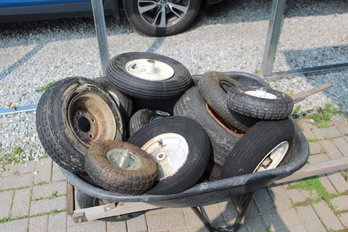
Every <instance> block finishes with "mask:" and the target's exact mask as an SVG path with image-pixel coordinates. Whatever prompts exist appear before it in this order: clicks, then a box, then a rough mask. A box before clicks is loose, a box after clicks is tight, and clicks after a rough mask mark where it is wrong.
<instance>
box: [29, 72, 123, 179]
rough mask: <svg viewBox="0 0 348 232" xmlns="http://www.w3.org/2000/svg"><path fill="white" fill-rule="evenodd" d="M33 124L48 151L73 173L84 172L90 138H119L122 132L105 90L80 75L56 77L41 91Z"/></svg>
mask: <svg viewBox="0 0 348 232" xmlns="http://www.w3.org/2000/svg"><path fill="white" fill-rule="evenodd" d="M36 127H37V131H38V135H39V138H40V141H41V143H42V145H43V147H44V148H45V150H46V152H47V153H48V155H49V156H50V157H51V158H52V159H53V160H54V161H55V162H56V163H57V164H58V165H60V166H62V167H63V168H65V169H67V170H69V171H71V172H74V173H85V168H84V166H85V165H84V159H85V157H84V156H85V154H86V153H87V150H88V148H89V146H90V144H91V143H92V142H94V141H96V140H107V139H109V140H112V139H116V140H122V138H123V133H124V128H123V120H122V117H121V113H120V111H119V109H118V107H117V106H116V104H115V103H114V101H113V100H112V99H111V97H110V96H109V95H108V93H107V92H106V90H105V89H103V87H102V86H100V85H99V84H98V83H97V82H95V81H92V80H88V79H86V78H81V77H73V78H67V79H64V80H61V81H58V82H56V84H55V85H54V86H53V87H52V88H50V89H49V90H48V91H46V92H45V93H44V94H43V95H42V97H41V99H40V101H39V104H38V109H37V113H36Z"/></svg>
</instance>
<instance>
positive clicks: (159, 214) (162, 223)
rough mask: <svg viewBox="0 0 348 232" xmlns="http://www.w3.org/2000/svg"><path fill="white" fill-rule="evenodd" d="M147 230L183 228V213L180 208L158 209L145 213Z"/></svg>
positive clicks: (184, 223)
mask: <svg viewBox="0 0 348 232" xmlns="http://www.w3.org/2000/svg"><path fill="white" fill-rule="evenodd" d="M146 221H147V226H148V229H149V231H154V232H155V231H170V230H179V229H184V228H185V226H186V222H185V217H184V213H183V212H182V210H181V209H180V208H175V209H159V210H153V211H149V212H147V213H146Z"/></svg>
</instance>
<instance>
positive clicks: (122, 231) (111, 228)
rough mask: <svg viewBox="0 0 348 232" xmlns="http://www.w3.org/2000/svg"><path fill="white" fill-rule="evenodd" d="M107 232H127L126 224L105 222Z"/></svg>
mask: <svg viewBox="0 0 348 232" xmlns="http://www.w3.org/2000/svg"><path fill="white" fill-rule="evenodd" d="M106 231H107V232H127V225H126V222H124V221H122V222H107V223H106Z"/></svg>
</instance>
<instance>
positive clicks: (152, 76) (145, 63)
mask: <svg viewBox="0 0 348 232" xmlns="http://www.w3.org/2000/svg"><path fill="white" fill-rule="evenodd" d="M125 68H126V70H127V72H128V73H129V74H131V75H133V76H135V77H137V78H140V79H143V80H148V81H164V80H168V79H170V78H171V77H172V76H174V73H175V72H174V69H173V68H172V67H171V66H169V65H168V64H166V63H163V62H161V61H158V60H153V59H135V60H131V61H128V62H127V63H126V65H125Z"/></svg>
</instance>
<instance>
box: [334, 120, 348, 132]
mask: <svg viewBox="0 0 348 232" xmlns="http://www.w3.org/2000/svg"><path fill="white" fill-rule="evenodd" d="M334 124H335V126H336V128H337V129H338V130H339V131H340V133H341V134H342V135H348V120H347V119H346V118H344V117H343V116H339V117H336V118H335V119H334Z"/></svg>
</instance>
